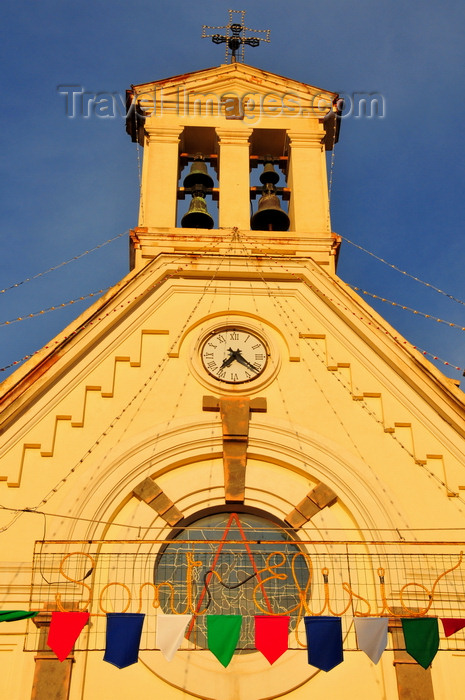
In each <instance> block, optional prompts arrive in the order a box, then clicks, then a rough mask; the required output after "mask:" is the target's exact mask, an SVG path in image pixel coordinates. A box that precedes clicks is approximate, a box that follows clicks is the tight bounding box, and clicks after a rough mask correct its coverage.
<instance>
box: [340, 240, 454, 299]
mask: <svg viewBox="0 0 465 700" xmlns="http://www.w3.org/2000/svg"><path fill="white" fill-rule="evenodd" d="M341 238H342V240H343V241H346V242H347V243H350V245H352V246H354V248H358V250H361V251H363V252H364V253H367V255H371V257H372V258H375V260H378V261H379V262H382V263H384V265H387V266H388V267H390V268H392V269H393V270H396V271H397V272H400V273H401V274H402V275H405V276H406V277H410V279H412V280H415V282H419V283H420V284H423V285H424V286H425V287H429V288H430V289H433V290H434V291H435V292H438V293H439V294H442V295H443V296H445V297H447V298H448V299H451V300H452V301H456V302H457V304H462V305H464V306H465V301H462V300H461V299H457V297H455V296H453V294H448V293H447V292H445V291H444V290H443V289H439V287H435V285H434V284H431V283H430V282H425V281H424V280H422V279H420V278H419V277H415V275H412V274H410V273H409V272H406V270H402V269H401V268H400V267H398V266H397V265H394V264H393V263H390V262H388V261H387V260H385V259H384V258H381V257H379V255H376V254H375V253H372V252H371V251H369V250H367V249H366V248H363V247H362V246H361V245H358V243H354V242H353V241H351V240H350V239H349V238H346V237H345V236H341Z"/></svg>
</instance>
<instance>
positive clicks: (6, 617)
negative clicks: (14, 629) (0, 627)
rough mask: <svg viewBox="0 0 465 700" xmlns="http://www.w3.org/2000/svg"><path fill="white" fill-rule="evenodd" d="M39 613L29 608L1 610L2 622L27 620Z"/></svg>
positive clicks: (0, 618)
mask: <svg viewBox="0 0 465 700" xmlns="http://www.w3.org/2000/svg"><path fill="white" fill-rule="evenodd" d="M38 614H39V613H38V612H30V611H29V610H0V622H13V621H14V620H27V618H28V617H35V616H36V615H38Z"/></svg>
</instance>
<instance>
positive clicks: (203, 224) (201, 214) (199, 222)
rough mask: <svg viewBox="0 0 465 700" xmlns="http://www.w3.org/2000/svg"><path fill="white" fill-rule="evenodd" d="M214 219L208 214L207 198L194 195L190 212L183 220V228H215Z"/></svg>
mask: <svg viewBox="0 0 465 700" xmlns="http://www.w3.org/2000/svg"><path fill="white" fill-rule="evenodd" d="M213 224H214V221H213V218H212V216H211V215H210V214H209V213H208V209H207V203H206V201H205V197H204V196H202V195H201V194H198V193H197V194H194V195H193V196H192V201H191V203H190V206H189V210H188V211H187V212H186V213H185V214H184V216H183V217H182V219H181V226H182V227H183V228H213Z"/></svg>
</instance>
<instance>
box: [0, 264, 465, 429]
mask: <svg viewBox="0 0 465 700" xmlns="http://www.w3.org/2000/svg"><path fill="white" fill-rule="evenodd" d="M249 267H250V263H249ZM208 274H209V273H208V271H205V275H206V276H207V277H208ZM210 274H211V273H210ZM191 275H192V279H198V275H199V266H198V261H197V260H194V264H193V265H191V264H190V263H189V262H188V261H186V262H185V263H183V267H182V269H181V268H179V266H178V265H177V264H176V263H175V262H173V260H172V259H170V260H169V261H166V260H165V259H164V256H160V257H158V258H156V259H154V260H153V261H152V262H151V263H149V264H148V265H147V266H146V267H145V268H143V269H142V270H139V271H137V272H136V271H133V272H131V273H130V274H129V275H127V276H126V277H125V278H124V279H123V280H121V282H119V283H118V284H117V285H115V286H114V287H113V288H112V289H111V290H110V291H108V292H107V293H106V294H105V295H104V296H103V297H102V298H101V299H99V300H98V301H97V302H96V303H95V304H93V305H92V306H91V307H89V308H88V309H87V310H86V311H85V312H84V313H83V314H81V315H80V316H79V317H78V318H77V319H76V320H75V321H74V322H73V323H71V324H70V325H69V326H68V327H67V328H66V329H65V330H64V331H63V332H62V333H60V334H59V335H58V336H56V338H54V339H53V340H52V341H50V342H49V343H48V344H47V346H46V347H45V348H43V349H42V350H41V351H40V352H39V353H37V354H36V355H35V356H34V357H33V358H31V359H30V360H29V361H28V362H26V363H25V364H24V365H23V366H22V367H20V368H19V369H18V370H16V372H14V373H13V374H12V375H11V376H10V377H9V378H7V379H6V380H5V381H4V382H3V383H2V385H1V395H0V411H1V413H0V417H1V418H0V419H1V422H2V426H3V429H5V427H6V425H8V424H9V423H10V421H11V419H13V418H14V416H15V415H16V414H18V413H19V412H21V411H22V410H23V409H24V408H26V407H27V406H29V405H31V403H32V402H33V401H34V400H35V399H36V398H37V397H38V396H40V395H43V394H44V392H47V388H48V387H49V386H51V385H53V384H56V382H57V379H58V378H59V377H60V376H63V375H64V374H65V373H66V372H67V370H68V368H69V367H71V366H73V367H75V366H76V365H77V364H78V363H79V362H80V361H81V360H82V358H85V357H86V356H87V355H88V354H89V353H90V352H94V353H95V352H96V348H99V346H100V347H101V349H100V350H98V352H97V356H100V355H101V354H102V353H104V352H105V345H106V344H108V352H111V342H113V341H111V342H110V341H108V338H110V336H111V334H112V333H114V332H115V329H118V332H119V333H123V335H124V332H126V331H121V330H120V329H121V328H122V327H123V326H124V327H125V328H127V333H131V332H132V330H131V329H132V328H133V327H135V325H136V324H137V323H138V321H137V319H138V318H139V317H140V318H142V317H143V315H144V313H148V312H149V311H148V310H149V309H150V308H151V304H152V303H153V304H154V305H155V306H158V305H159V304H160V299H161V298H163V296H164V295H165V294H166V293H168V294H170V293H171V292H170V290H169V287H170V285H169V284H167V283H168V282H169V281H175V280H177V279H178V278H180V277H182V278H183V279H184V280H185V279H186V278H189V277H190V276H191ZM299 277H301V279H302V280H304V282H305V285H306V287H307V289H308V290H309V291H310V293H311V294H316V295H317V296H318V297H319V298H320V300H321V301H322V302H323V304H324V306H327V307H328V310H329V309H331V310H332V311H333V312H334V313H335V314H336V316H337V317H338V319H339V320H340V322H341V323H342V324H343V326H342V328H343V327H344V324H345V325H347V327H348V328H350V329H351V331H353V332H355V333H356V334H357V336H359V337H360V338H362V339H363V342H365V343H366V344H367V345H368V346H369V347H370V348H371V349H372V350H374V351H375V353H376V354H377V355H378V356H379V358H380V359H381V360H382V361H383V362H386V363H388V364H389V365H390V366H391V368H392V369H393V370H394V371H395V372H396V374H398V375H399V377H400V378H401V379H402V381H404V382H406V383H407V384H408V385H409V386H410V387H411V388H413V389H414V390H415V391H416V392H417V393H418V394H419V396H421V397H422V398H423V399H424V400H425V401H427V402H428V403H429V404H430V405H431V406H432V407H433V408H434V410H435V411H437V412H438V413H439V415H441V416H442V417H443V418H444V420H445V421H446V422H448V423H449V424H450V425H451V426H453V427H454V429H455V430H458V431H459V432H460V433H461V434H462V435H464V436H465V414H464V408H465V401H464V395H463V392H461V391H460V390H459V389H458V388H457V387H455V386H454V385H453V384H452V382H451V381H450V380H449V379H448V378H447V377H445V376H444V375H443V374H442V373H441V372H440V371H439V370H438V369H436V368H435V367H434V366H433V365H432V364H431V363H430V362H429V361H428V360H426V358H425V357H424V356H423V355H421V353H419V352H418V351H416V350H415V349H413V347H412V346H411V345H410V344H409V343H408V341H407V340H406V339H405V338H403V337H402V336H400V335H399V334H398V333H397V332H396V330H395V329H394V328H392V327H391V326H390V325H389V324H388V323H387V322H386V321H385V320H384V319H383V318H382V317H381V316H379V315H378V314H377V313H376V312H375V311H374V309H372V308H371V307H370V306H369V305H368V304H367V303H366V302H365V301H364V300H363V299H362V298H361V297H359V296H358V295H357V294H356V293H355V292H354V291H353V290H351V289H350V287H349V286H348V285H346V284H345V283H344V282H343V281H342V280H340V279H338V278H337V277H333V276H331V275H329V274H328V273H327V272H326V271H325V270H324V269H321V268H319V267H318V266H316V265H314V264H313V263H312V262H310V263H309V266H308V267H307V269H306V270H305V271H304V270H302V269H301V270H300V271H299ZM292 278H293V279H294V280H295V273H293V274H292ZM143 309H145V311H144V310H143ZM186 314H188V311H187V310H186ZM131 324H132V325H131ZM168 327H169V322H168V319H166V321H165V322H164V323H162V324H161V325H160V327H159V328H158V327H157V328H153V327H150V328H146V329H145V331H144V332H146V333H159V334H168ZM139 332H140V331H139ZM342 332H343V331H342ZM172 334H173V329H171V336H172ZM181 342H182V339H180V340H179V346H180V344H181ZM296 342H298V341H296ZM178 350H179V348H177V349H176V350H175V351H172V352H171V355H172V356H176V354H177V352H178ZM291 354H292V353H291ZM131 362H132V363H136V364H137V358H136V357H133V358H131ZM76 381H78V379H76ZM102 391H104V390H103V389H102Z"/></svg>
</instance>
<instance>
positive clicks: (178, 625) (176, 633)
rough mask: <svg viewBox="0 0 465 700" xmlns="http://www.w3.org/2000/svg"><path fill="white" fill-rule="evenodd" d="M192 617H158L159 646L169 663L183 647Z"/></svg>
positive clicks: (159, 615) (160, 615)
mask: <svg viewBox="0 0 465 700" xmlns="http://www.w3.org/2000/svg"><path fill="white" fill-rule="evenodd" d="M191 619H192V615H162V614H158V615H157V646H158V648H159V649H160V651H161V653H162V654H163V656H164V657H165V659H166V660H167V661H171V659H172V658H173V656H174V655H175V654H176V652H177V650H178V649H179V647H180V646H181V642H182V640H183V637H184V632H185V631H186V627H187V625H188V624H189V622H190V620H191Z"/></svg>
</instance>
